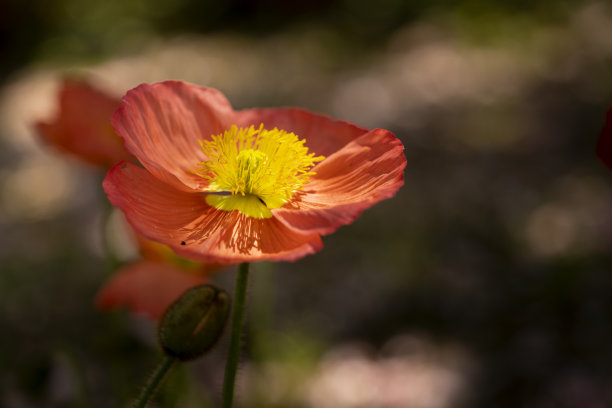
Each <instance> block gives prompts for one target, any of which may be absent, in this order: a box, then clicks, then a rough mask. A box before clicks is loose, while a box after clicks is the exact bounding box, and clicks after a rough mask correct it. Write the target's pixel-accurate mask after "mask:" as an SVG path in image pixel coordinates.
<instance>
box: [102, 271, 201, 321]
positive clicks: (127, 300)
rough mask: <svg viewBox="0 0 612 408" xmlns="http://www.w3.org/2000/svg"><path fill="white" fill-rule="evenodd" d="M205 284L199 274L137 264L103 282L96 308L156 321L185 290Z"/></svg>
mask: <svg viewBox="0 0 612 408" xmlns="http://www.w3.org/2000/svg"><path fill="white" fill-rule="evenodd" d="M206 281H207V280H206V278H205V277H203V276H201V275H200V276H198V275H195V274H192V273H188V272H185V271H182V270H181V269H178V268H176V267H174V266H171V265H169V264H166V263H160V262H150V261H139V262H136V263H133V264H130V265H127V266H125V267H123V268H121V269H119V270H118V271H117V272H115V274H113V276H112V277H111V278H110V279H109V280H108V281H106V283H105V284H104V286H102V288H101V289H100V291H99V292H98V296H97V297H96V305H97V306H98V307H99V308H100V309H103V310H108V309H116V308H119V307H126V308H128V309H129V310H130V311H131V312H132V313H135V314H142V315H145V316H147V317H149V318H151V319H153V320H159V319H160V318H161V317H162V315H163V314H164V312H165V311H166V309H167V308H168V306H170V305H171V304H172V303H173V302H174V301H175V300H176V299H178V298H179V297H180V296H181V295H182V294H183V293H184V292H185V291H186V290H187V289H189V288H192V287H194V286H197V285H201V284H204V283H206Z"/></svg>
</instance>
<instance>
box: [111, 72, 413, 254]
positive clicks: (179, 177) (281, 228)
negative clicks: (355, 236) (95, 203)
mask: <svg viewBox="0 0 612 408" xmlns="http://www.w3.org/2000/svg"><path fill="white" fill-rule="evenodd" d="M112 122H113V125H114V126H115V130H116V132H117V134H118V135H119V136H121V137H122V138H123V139H124V142H125V147H126V149H127V150H128V151H129V152H130V153H132V154H133V155H134V156H136V157H137V158H138V160H139V161H140V163H142V165H143V166H144V168H143V167H139V166H136V165H134V164H131V163H127V162H122V163H119V164H118V165H116V166H115V167H113V168H112V169H111V170H110V171H109V172H108V174H107V176H106V179H105V180H104V184H103V185H104V190H105V191H106V194H107V195H108V197H109V199H110V201H111V203H112V204H113V205H116V206H118V207H119V208H121V209H122V210H123V212H124V213H125V214H126V217H127V219H128V221H129V222H130V223H131V224H132V226H133V227H134V228H135V229H136V230H137V231H138V232H140V233H141V234H142V235H144V236H145V237H147V238H150V239H152V240H155V241H158V242H161V243H163V244H166V245H168V246H169V247H171V248H172V249H173V250H174V251H175V252H176V253H177V254H179V255H181V256H184V257H186V258H191V259H196V260H202V261H217V262H222V263H235V262H248V261H259V260H264V259H267V260H288V261H290V260H295V259H298V258H300V257H303V256H305V255H307V254H311V253H314V252H316V251H318V250H320V249H321V248H322V246H323V245H322V242H321V238H320V236H321V235H324V234H329V233H331V232H333V231H335V230H336V229H337V228H338V227H340V226H342V225H345V224H349V223H351V222H352V221H353V220H354V219H355V218H357V217H358V216H359V214H360V213H361V212H362V211H363V210H365V209H366V208H368V207H370V206H371V205H373V204H375V203H376V202H378V201H380V200H383V199H385V198H389V197H391V196H393V195H394V194H395V193H396V191H397V190H398V189H399V188H400V186H401V185H402V184H403V169H404V167H405V166H406V159H405V157H404V154H403V149H404V147H403V145H402V143H401V142H400V141H399V140H398V139H397V138H396V137H395V136H394V135H393V134H392V133H391V132H389V131H387V130H382V129H375V130H367V129H364V128H361V127H358V126H355V125H353V124H350V123H347V122H343V121H337V120H333V119H331V118H328V117H326V116H322V115H318V114H314V113H311V112H308V111H305V110H301V109H295V108H283V109H247V110H242V111H234V110H233V109H232V107H231V105H230V104H229V102H228V101H227V99H226V98H225V97H224V96H223V95H222V94H221V93H220V92H219V91H217V90H214V89H210V88H203V87H198V86H195V85H191V84H186V83H183V82H178V81H167V82H161V83H155V84H152V85H148V84H143V85H140V86H138V87H136V88H134V89H132V90H131V91H129V92H128V93H127V94H126V95H125V96H124V98H123V100H122V104H121V107H120V108H119V109H118V110H117V111H116V112H115V114H114V115H113V119H112Z"/></svg>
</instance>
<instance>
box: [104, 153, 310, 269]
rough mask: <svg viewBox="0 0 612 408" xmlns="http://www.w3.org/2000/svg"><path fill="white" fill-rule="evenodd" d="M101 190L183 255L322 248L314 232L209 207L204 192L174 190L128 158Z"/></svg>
mask: <svg viewBox="0 0 612 408" xmlns="http://www.w3.org/2000/svg"><path fill="white" fill-rule="evenodd" d="M104 190H105V191H106V194H107V195H108V197H109V199H110V201H111V203H112V204H113V205H116V206H118V207H119V208H121V209H122V210H123V212H124V213H125V215H126V218H127V220H128V221H129V222H130V224H131V225H132V226H133V227H134V229H136V231H138V232H140V233H141V234H142V235H144V236H145V237H147V238H149V239H152V240H155V241H158V242H161V243H163V244H166V245H168V246H170V247H171V248H172V249H173V250H174V251H175V252H176V253H177V254H178V255H181V256H184V257H185V258H190V259H195V260H201V261H209V262H213V261H216V262H220V263H235V262H246V261H258V260H264V259H270V260H294V259H297V258H300V257H302V256H304V255H306V254H310V253H313V252H316V251H318V250H320V249H321V248H322V243H321V239H320V237H319V236H318V234H316V233H303V232H301V231H299V230H295V229H293V228H290V227H288V226H287V225H285V224H284V223H283V222H281V221H280V220H278V219H275V218H274V217H272V218H266V219H254V218H251V217H247V216H245V215H243V214H241V213H240V212H238V211H223V210H218V209H216V208H214V207H210V206H209V205H208V204H207V203H206V196H205V195H204V194H200V193H188V192H184V191H179V190H176V189H175V188H173V187H172V186H171V185H168V184H165V183H164V182H162V181H161V180H159V179H157V178H156V177H154V176H153V175H151V174H150V173H149V172H148V171H147V170H145V169H143V168H140V167H138V166H135V165H133V164H130V163H126V162H123V163H120V164H118V165H116V166H115V167H113V168H112V169H111V170H110V171H109V173H108V174H107V176H106V179H105V180H104Z"/></svg>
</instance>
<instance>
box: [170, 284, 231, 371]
mask: <svg viewBox="0 0 612 408" xmlns="http://www.w3.org/2000/svg"><path fill="white" fill-rule="evenodd" d="M229 309H230V306H229V295H228V294H227V293H226V292H225V291H224V290H222V289H218V288H216V287H214V286H212V285H200V286H196V287H193V288H191V289H189V290H187V291H186V292H185V293H184V294H183V295H182V296H181V297H180V298H179V299H178V300H176V301H175V302H174V303H173V304H172V305H170V307H169V308H168V310H167V311H166V313H165V314H164V316H163V317H162V320H161V322H160V325H159V342H160V344H161V346H162V348H163V350H164V352H165V353H166V354H167V355H169V356H171V357H174V358H177V359H179V360H182V361H187V360H193V359H195V358H197V357H199V356H201V355H202V354H204V353H206V352H207V351H209V350H210V349H211V348H212V347H213V346H214V345H215V344H216V343H217V340H218V339H219V338H220V337H221V334H222V333H223V329H224V328H225V323H226V321H227V317H228V315H229Z"/></svg>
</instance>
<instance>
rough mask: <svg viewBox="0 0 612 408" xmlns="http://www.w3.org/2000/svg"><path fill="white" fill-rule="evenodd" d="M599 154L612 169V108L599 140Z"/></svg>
mask: <svg viewBox="0 0 612 408" xmlns="http://www.w3.org/2000/svg"><path fill="white" fill-rule="evenodd" d="M597 156H599V158H600V159H601V161H603V162H604V164H605V165H606V166H608V168H609V169H610V170H612V108H610V109H609V110H608V112H607V114H606V124H605V125H604V128H603V129H602V130H601V133H600V134H599V140H598V141H597Z"/></svg>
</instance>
